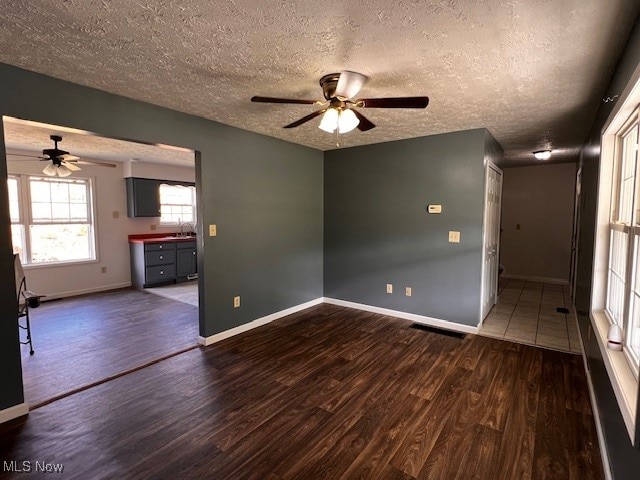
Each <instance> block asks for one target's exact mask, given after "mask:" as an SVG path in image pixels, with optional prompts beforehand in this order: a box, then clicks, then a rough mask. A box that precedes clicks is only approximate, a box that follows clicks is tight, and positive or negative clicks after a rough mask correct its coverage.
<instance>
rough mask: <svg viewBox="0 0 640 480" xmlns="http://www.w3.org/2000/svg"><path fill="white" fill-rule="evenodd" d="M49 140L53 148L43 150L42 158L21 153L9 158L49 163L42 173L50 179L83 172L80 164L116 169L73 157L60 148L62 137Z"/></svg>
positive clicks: (103, 163)
mask: <svg viewBox="0 0 640 480" xmlns="http://www.w3.org/2000/svg"><path fill="white" fill-rule="evenodd" d="M49 138H50V139H51V140H52V141H53V148H45V149H44V150H42V156H37V155H24V154H21V153H9V154H7V155H8V156H13V157H29V158H35V159H38V160H40V161H48V162H51V163H49V164H48V165H47V166H46V167H44V170H42V173H44V174H45V175H48V176H50V177H68V176H69V175H71V172H75V171H78V170H82V169H81V168H80V167H79V166H78V164H81V165H99V166H101V167H110V168H115V167H116V166H115V164H113V163H105V162H94V161H91V160H80V157H78V156H76V155H71V154H69V152H67V151H65V150H61V149H59V148H58V142H61V141H62V137H61V136H59V135H50V136H49Z"/></svg>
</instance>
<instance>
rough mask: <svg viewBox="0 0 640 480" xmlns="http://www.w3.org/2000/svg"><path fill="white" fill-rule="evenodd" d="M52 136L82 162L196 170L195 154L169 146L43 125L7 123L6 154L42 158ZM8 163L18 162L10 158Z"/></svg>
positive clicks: (10, 121)
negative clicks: (86, 160)
mask: <svg viewBox="0 0 640 480" xmlns="http://www.w3.org/2000/svg"><path fill="white" fill-rule="evenodd" d="M51 135H60V136H61V137H62V142H60V143H58V148H60V149H61V150H65V151H67V152H69V153H71V154H72V155H77V156H79V157H80V158H87V159H93V160H104V161H108V162H127V161H130V160H133V161H134V162H149V163H159V164H165V165H177V166H184V167H194V165H195V155H194V152H193V151H190V150H187V149H184V148H178V147H168V146H158V145H147V144H144V143H138V142H129V141H125V140H117V139H112V138H105V137H101V136H97V135H92V134H90V133H88V132H81V131H77V130H76V131H74V130H73V129H69V128H61V127H56V126H51V125H46V124H43V123H36V122H23V121H20V120H14V119H8V120H6V121H5V122H4V136H5V146H6V148H7V153H8V154H9V155H10V154H11V153H25V152H29V153H36V154H38V155H42V150H43V149H45V148H53V142H52V141H51V139H50V138H49V137H50V136H51ZM9 160H18V158H17V157H9Z"/></svg>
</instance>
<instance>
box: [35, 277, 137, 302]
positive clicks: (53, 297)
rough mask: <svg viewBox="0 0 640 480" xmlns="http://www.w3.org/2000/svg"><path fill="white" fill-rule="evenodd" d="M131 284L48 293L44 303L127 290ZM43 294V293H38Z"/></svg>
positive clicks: (115, 284) (114, 284)
mask: <svg viewBox="0 0 640 480" xmlns="http://www.w3.org/2000/svg"><path fill="white" fill-rule="evenodd" d="M130 286H131V282H122V283H113V284H111V285H102V286H100V287H92V288H83V289H82V290H69V291H67V292H55V293H46V294H44V295H46V297H45V298H44V299H43V301H44V302H46V301H49V300H56V299H58V298H67V297H75V296H77V295H85V294H87V293H96V292H106V291H108V290H117V289H118V288H126V287H130ZM38 293H41V292H38Z"/></svg>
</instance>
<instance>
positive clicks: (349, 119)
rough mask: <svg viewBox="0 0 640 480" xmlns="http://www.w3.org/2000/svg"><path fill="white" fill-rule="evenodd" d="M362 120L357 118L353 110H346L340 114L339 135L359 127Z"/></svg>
mask: <svg viewBox="0 0 640 480" xmlns="http://www.w3.org/2000/svg"><path fill="white" fill-rule="evenodd" d="M359 123H360V120H359V119H358V117H356V114H355V113H353V110H350V109H348V108H347V109H344V110H342V111H341V112H340V117H339V118H338V133H347V132H350V131H351V130H353V129H354V128H356V127H357V126H358V124H359Z"/></svg>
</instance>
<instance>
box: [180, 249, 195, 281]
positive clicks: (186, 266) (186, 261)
mask: <svg viewBox="0 0 640 480" xmlns="http://www.w3.org/2000/svg"><path fill="white" fill-rule="evenodd" d="M177 247H178V249H177V251H176V276H177V277H178V278H181V277H190V276H192V275H195V274H196V273H197V272H198V262H197V261H196V244H195V242H188V243H178V244H177Z"/></svg>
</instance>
